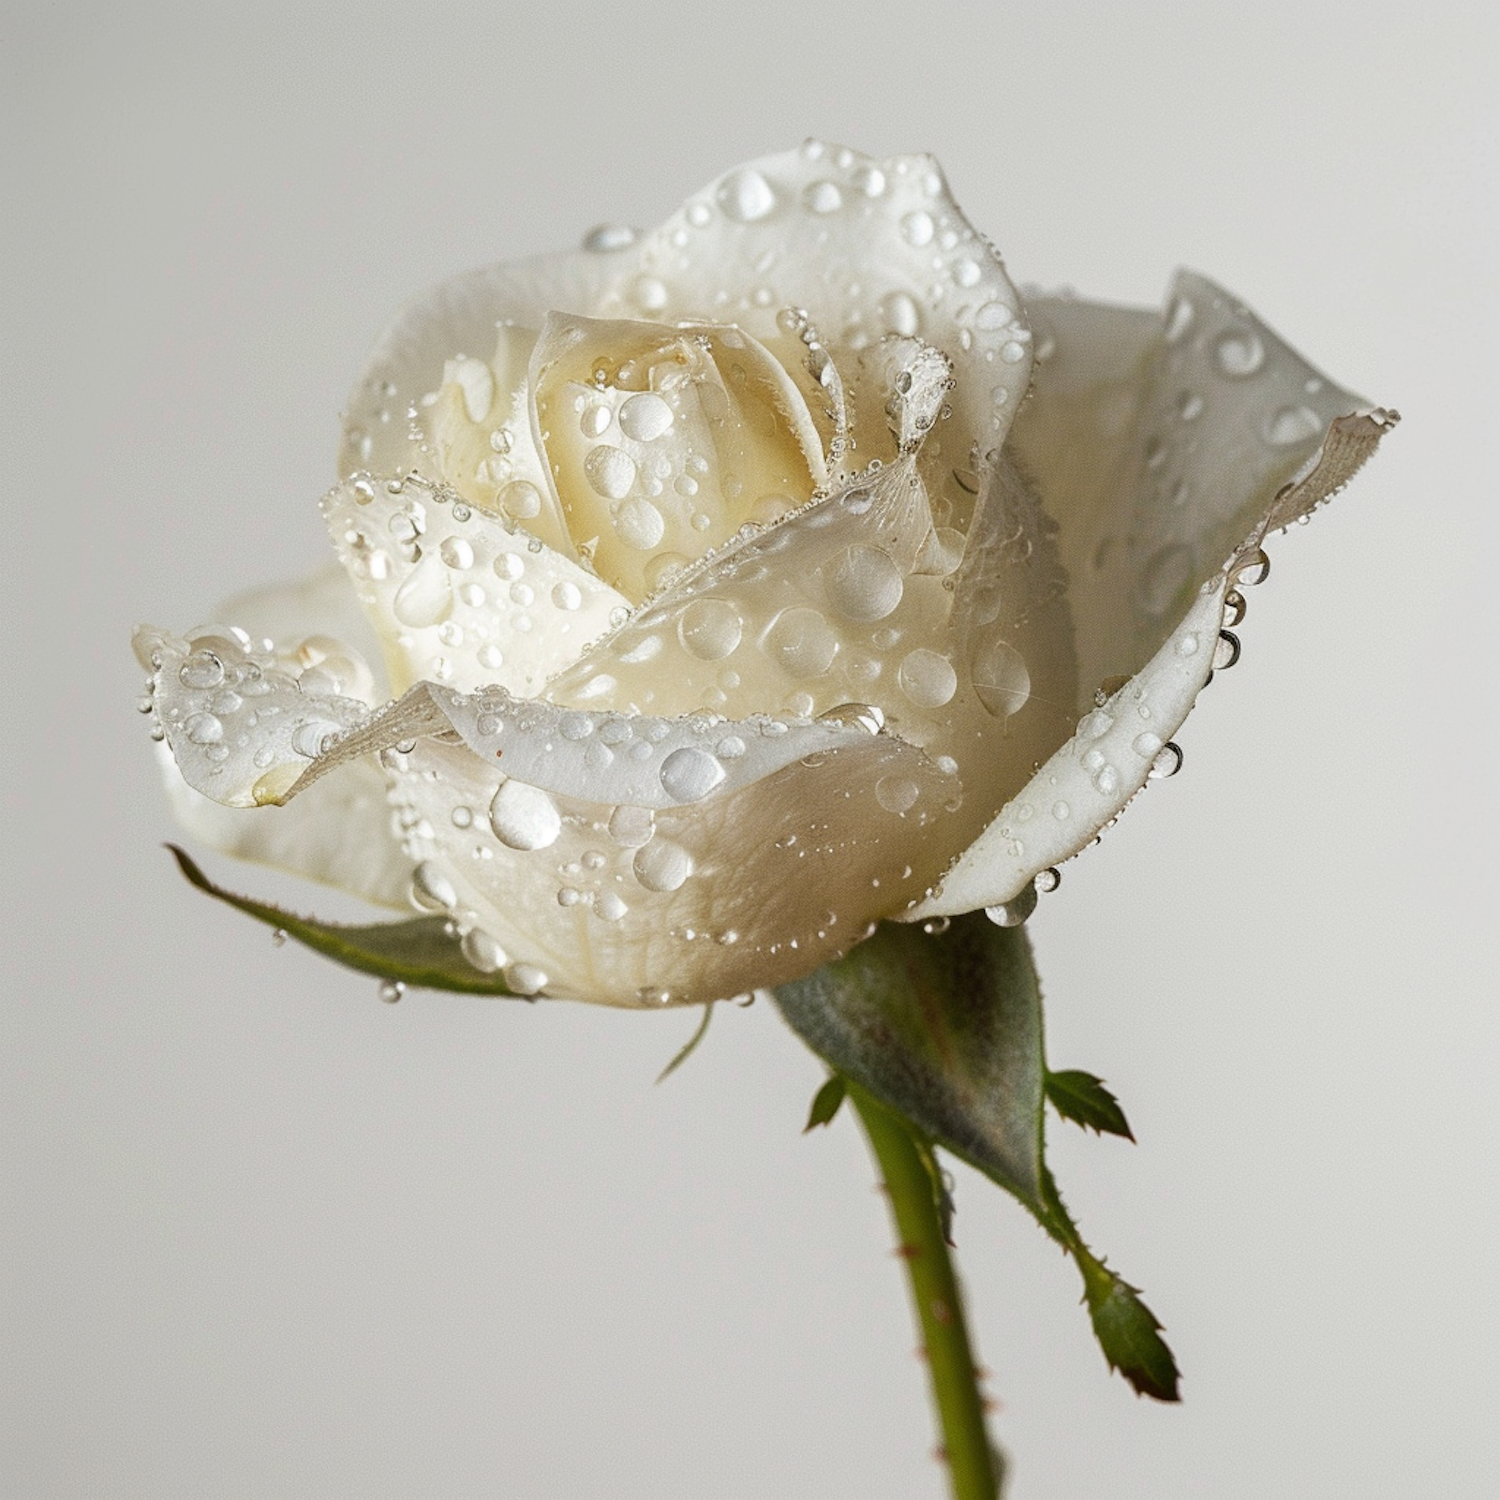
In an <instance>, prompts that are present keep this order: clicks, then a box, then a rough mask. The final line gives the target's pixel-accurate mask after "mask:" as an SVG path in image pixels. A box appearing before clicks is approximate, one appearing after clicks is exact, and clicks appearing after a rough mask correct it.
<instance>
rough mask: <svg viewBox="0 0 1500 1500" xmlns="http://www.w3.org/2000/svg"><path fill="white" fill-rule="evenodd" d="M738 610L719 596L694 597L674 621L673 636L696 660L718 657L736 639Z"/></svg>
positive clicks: (739, 629)
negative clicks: (675, 629)
mask: <svg viewBox="0 0 1500 1500" xmlns="http://www.w3.org/2000/svg"><path fill="white" fill-rule="evenodd" d="M743 630H744V626H743V624H742V622H741V620H740V616H739V611H738V610H736V609H735V607H734V606H733V605H732V604H728V603H726V602H725V601H724V600H722V599H695V600H694V601H693V602H692V603H691V604H689V605H688V607H687V608H686V609H685V610H683V612H682V618H681V619H680V620H678V622H677V638H678V640H680V641H681V642H682V644H683V646H684V648H685V649H686V650H688V651H690V652H691V653H692V654H693V655H694V656H696V657H697V658H698V659H699V660H700V661H722V660H723V659H724V658H725V657H726V656H728V655H729V654H730V653H731V652H732V651H733V650H734V649H735V647H736V646H738V645H739V643H740V636H741V634H742V632H743Z"/></svg>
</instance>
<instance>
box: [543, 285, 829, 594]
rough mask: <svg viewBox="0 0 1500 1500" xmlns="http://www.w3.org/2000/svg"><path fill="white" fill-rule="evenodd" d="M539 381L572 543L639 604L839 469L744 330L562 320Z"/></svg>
mask: <svg viewBox="0 0 1500 1500" xmlns="http://www.w3.org/2000/svg"><path fill="white" fill-rule="evenodd" d="M531 390H532V399H533V402H534V404H535V411H536V423H537V431H538V434H539V436H540V440H541V444H542V447H543V449H544V451H545V453H546V457H547V461H548V464H549V466H550V469H551V473H552V476H553V479H554V482H555V485H556V489H557V493H558V494H559V496H561V498H562V507H563V512H564V515H565V517H566V520H567V526H568V530H569V531H570V533H571V535H572V538H573V542H574V545H575V546H576V547H577V548H578V549H579V550H580V551H581V552H582V553H583V554H584V555H586V556H587V557H589V558H590V560H591V561H592V564H593V566H594V568H595V570H596V571H597V572H598V573H599V575H600V576H601V577H602V578H604V579H605V580H607V581H608V582H609V583H610V584H612V585H613V586H614V587H616V588H618V589H619V590H620V591H621V592H622V593H624V594H626V595H627V596H629V597H630V598H631V599H633V600H640V599H643V598H645V597H646V595H647V594H649V593H652V592H653V591H654V590H655V589H656V588H658V587H659V586H660V585H661V584H662V583H663V582H664V581H665V579H666V578H668V577H669V576H670V574H671V572H672V571H673V570H677V569H681V568H683V567H685V566H687V564H688V563H689V562H691V561H693V560H695V559H696V558H698V557H700V556H701V555H702V554H703V553H704V552H706V551H707V550H709V549H710V548H712V547H717V546H721V545H722V544H723V543H724V542H725V541H727V540H728V538H729V537H731V536H732V535H733V534H734V532H735V531H736V530H738V528H739V526H740V525H741V523H742V522H744V521H747V520H764V519H766V518H767V517H768V516H775V515H781V514H784V513H785V512H786V511H788V510H791V509H792V508H793V507H794V506H797V505H800V504H801V503H802V502H803V501H805V500H807V499H808V497H809V496H810V495H811V494H812V492H813V489H814V488H815V487H816V486H817V485H819V484H821V483H822V482H823V481H824V480H825V479H826V477H827V475H826V471H825V469H824V466H823V451H822V444H821V439H820V438H819V436H818V433H817V430H816V429H815V428H814V426H813V423H812V418H811V416H810V415H809V413H808V410H807V405H806V403H805V402H804V401H803V399H802V396H801V393H800V392H799V391H798V390H797V388H796V386H795V385H794V384H793V383H792V381H791V379H790V377H789V376H788V375H787V373H786V371H785V370H784V369H783V368H782V367H781V365H779V364H778V363H777V362H776V361H775V360H774V359H773V358H772V357H771V356H770V354H769V353H768V352H767V351H766V350H765V349H764V348H763V347H762V346H761V345H760V344H759V343H758V342H757V341H756V340H755V339H753V338H751V337H749V336H748V335H747V334H745V333H742V332H741V331H740V330H739V329H737V328H732V327H712V326H708V327H691V328H682V327H668V326H667V325H665V324H660V323H642V322H619V321H616V322H607V321H601V320H598V319H590V318H579V317H573V316H563V315H554V316H552V317H551V318H549V319H548V321H547V323H546V324H545V326H544V327H543V329H542V334H541V337H540V339H539V340H538V341H537V345H536V350H535V352H534V354H533V356H532V366H531Z"/></svg>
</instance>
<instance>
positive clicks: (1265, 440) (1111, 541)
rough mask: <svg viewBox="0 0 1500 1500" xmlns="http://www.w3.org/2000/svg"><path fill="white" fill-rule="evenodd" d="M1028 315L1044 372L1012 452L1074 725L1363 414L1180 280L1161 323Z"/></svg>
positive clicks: (1245, 322)
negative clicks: (1041, 515) (1049, 553)
mask: <svg viewBox="0 0 1500 1500" xmlns="http://www.w3.org/2000/svg"><path fill="white" fill-rule="evenodd" d="M1028 308H1029V310H1030V313H1031V316H1032V320H1033V323H1034V324H1035V327H1036V331H1037V339H1038V347H1039V357H1038V361H1037V368H1036V380H1035V387H1034V390H1033V393H1032V397H1031V399H1030V400H1029V401H1028V402H1027V404H1026V406H1025V408H1024V410H1023V412H1022V413H1021V415H1020V417H1019V418H1018V419H1017V421H1016V425H1015V430H1014V433H1013V434H1012V443H1013V446H1014V451H1015V453H1016V455H1017V457H1018V458H1019V460H1020V462H1021V463H1022V465H1023V466H1024V467H1025V469H1026V471H1027V472H1028V473H1029V474H1030V475H1031V476H1032V478H1033V479H1034V480H1035V481H1036V483H1037V485H1038V486H1039V489H1040V492H1041V498H1042V504H1043V505H1044V507H1045V508H1046V510H1047V513H1048V514H1049V515H1050V516H1052V517H1053V519H1054V520H1056V521H1057V522H1058V524H1059V527H1060V530H1059V534H1058V547H1059V550H1060V552H1061V555H1062V560H1063V564H1064V566H1065V567H1066V568H1067V570H1068V575H1069V580H1070V586H1069V597H1070V599H1071V601H1072V605H1073V624H1074V629H1075V631H1076V635H1077V642H1078V655H1079V670H1080V675H1079V683H1080V689H1081V691H1082V693H1083V694H1084V699H1083V701H1082V702H1080V704H1079V707H1080V709H1082V708H1084V707H1086V706H1087V701H1088V697H1089V695H1091V694H1092V692H1093V690H1094V687H1095V686H1096V684H1098V683H1099V682H1101V681H1103V680H1105V679H1107V678H1110V677H1115V676H1128V675H1130V674H1131V673H1133V672H1135V671H1137V670H1139V669H1140V668H1141V667H1142V666H1143V665H1144V664H1145V662H1147V661H1148V660H1149V659H1150V658H1151V656H1152V654H1153V653H1154V652H1155V651H1156V649H1157V648H1158V647H1159V646H1160V645H1161V643H1162V642H1163V641H1164V640H1165V639H1166V637H1167V636H1168V634H1169V633H1170V632H1171V631H1172V630H1173V629H1174V628H1175V625H1176V623H1177V621H1178V620H1180V619H1181V617H1182V614H1183V611H1184V610H1185V609H1186V608H1187V607H1188V605H1189V603H1190V602H1191V600H1192V598H1193V596H1194V594H1195V593H1196V591H1197V589H1198V588H1199V586H1200V585H1201V584H1202V583H1203V582H1204V581H1205V580H1207V579H1209V578H1211V577H1212V576H1213V575H1214V574H1215V573H1216V572H1217V571H1218V570H1219V569H1220V568H1221V567H1223V566H1224V564H1225V562H1226V561H1227V560H1228V558H1229V557H1230V556H1231V554H1233V553H1234V552H1235V551H1236V550H1238V549H1239V548H1240V547H1241V546H1242V545H1243V544H1244V543H1245V542H1246V540H1247V538H1251V537H1254V538H1255V539H1256V540H1257V541H1258V538H1259V535H1260V534H1261V533H1262V532H1263V530H1264V528H1265V526H1266V525H1267V524H1268V517H1271V515H1272V510H1273V505H1274V503H1275V498H1276V496H1277V494H1278V492H1279V491H1280V490H1281V489H1282V488H1283V487H1285V486H1286V485H1288V484H1289V483H1290V482H1291V481H1292V480H1293V479H1294V478H1295V477H1296V476H1297V475H1298V473H1299V471H1301V470H1302V469H1303V468H1304V467H1305V466H1306V465H1308V464H1309V462H1310V461H1311V460H1312V459H1313V458H1314V456H1315V455H1316V454H1317V453H1318V451H1319V449H1320V447H1321V445H1322V444H1323V441H1324V437H1325V435H1326V434H1327V433H1328V431H1329V428H1330V425H1331V424H1332V423H1333V421H1334V419H1335V418H1339V417H1343V416H1346V415H1348V414H1351V413H1354V412H1357V411H1360V410H1362V409H1364V408H1365V406H1366V403H1365V402H1363V401H1362V400H1361V399H1360V398H1359V397H1357V396H1354V395H1352V394H1350V392H1348V391H1346V390H1343V389H1341V388H1340V387H1339V386H1336V385H1334V384H1333V383H1332V382H1330V381H1329V380H1327V379H1326V377H1324V376H1323V375H1321V374H1320V373H1319V372H1318V371H1317V370H1315V369H1314V368H1313V367H1312V366H1311V365H1309V364H1308V363H1307V362H1306V361H1305V360H1304V359H1303V358H1302V357H1301V356H1300V355H1299V354H1297V353H1296V352H1295V351H1294V350H1292V349H1291V348H1289V347H1288V346H1287V345H1286V344H1285V343H1284V342H1283V341H1282V340H1281V339H1280V338H1279V337H1278V336H1277V335H1276V334H1274V333H1273V332H1272V331H1271V330H1270V329H1269V328H1267V327H1266V325H1265V324H1264V323H1262V322H1261V321H1260V320H1259V319H1258V318H1257V317H1256V316H1255V315H1254V314H1253V313H1251V312H1250V311H1249V310H1248V309H1246V308H1245V307H1244V306H1243V305H1242V304H1241V303H1239V302H1237V301H1236V300H1235V299H1234V298H1232V297H1231V296H1230V295H1229V294H1228V293H1227V292H1224V291H1222V290H1221V289H1220V288H1218V287H1216V286H1214V284H1213V283H1212V282H1210V281H1207V280H1205V279H1204V278H1203V277H1201V276H1196V275H1193V274H1191V273H1187V272H1183V273H1181V274H1179V275H1178V277H1177V278H1176V281H1175V282H1174V284H1173V286H1172V289H1171V292H1170V294H1169V296H1168V299H1167V305H1166V308H1165V310H1164V311H1163V312H1161V313H1159V314H1158V313H1152V312H1144V311H1139V310H1136V309H1125V308H1114V307H1104V306H1100V305H1098V304H1094V303H1087V302H1078V301H1071V300H1064V299H1048V298H1032V299H1030V300H1029V301H1028ZM1042 356H1045V357H1042ZM1345 477H1347V476H1345ZM1291 519H1294V517H1292V516H1290V515H1287V516H1284V517H1279V516H1278V517H1276V518H1274V521H1272V522H1271V524H1276V525H1285V524H1286V523H1287V521H1289V520H1291ZM1254 544H1255V543H1254V542H1252V545H1254Z"/></svg>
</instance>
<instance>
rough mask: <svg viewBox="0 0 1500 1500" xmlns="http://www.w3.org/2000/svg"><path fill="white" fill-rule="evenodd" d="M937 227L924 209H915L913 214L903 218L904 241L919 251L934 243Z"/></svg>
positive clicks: (902, 233) (902, 232)
mask: <svg viewBox="0 0 1500 1500" xmlns="http://www.w3.org/2000/svg"><path fill="white" fill-rule="evenodd" d="M936 227H937V226H936V225H934V224H933V222H932V215H931V214H930V213H928V212H927V210H926V209H923V208H918V209H913V210H912V212H911V213H909V214H903V215H902V216H901V237H902V239H904V240H905V241H906V243H907V244H908V245H914V246H916V248H917V249H919V250H920V249H921V248H922V246H923V245H930V244H931V243H932V236H933V233H934V232H935V230H936Z"/></svg>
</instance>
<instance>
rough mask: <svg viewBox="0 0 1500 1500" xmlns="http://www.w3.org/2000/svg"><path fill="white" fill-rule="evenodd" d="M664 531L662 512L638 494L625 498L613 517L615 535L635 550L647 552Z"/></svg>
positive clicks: (664, 522) (664, 524)
mask: <svg viewBox="0 0 1500 1500" xmlns="http://www.w3.org/2000/svg"><path fill="white" fill-rule="evenodd" d="M595 451H596V452H597V451H598V450H597V449H596V450H595ZM615 451H618V450H615ZM621 456H622V457H623V456H624V455H621ZM626 462H627V463H628V462H629V460H628V459H627V460H626ZM666 531H667V523H666V520H665V518H664V517H663V516H662V513H661V512H660V511H659V510H658V509H657V508H656V507H655V506H654V505H653V504H652V503H651V502H650V501H649V500H643V499H641V497H640V496H639V495H637V496H636V497H635V498H634V499H633V500H627V501H626V502H625V504H624V505H622V506H621V507H620V513H619V515H617V516H616V517H615V535H616V536H617V537H619V539H620V540H621V541H622V542H624V544H625V545H626V546H627V547H633V548H634V549H635V550H636V551H637V552H649V551H650V550H651V549H652V548H653V547H654V546H656V544H657V543H658V542H659V541H661V539H662V537H663V536H665V535H666Z"/></svg>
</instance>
